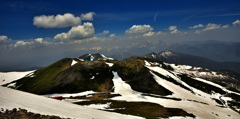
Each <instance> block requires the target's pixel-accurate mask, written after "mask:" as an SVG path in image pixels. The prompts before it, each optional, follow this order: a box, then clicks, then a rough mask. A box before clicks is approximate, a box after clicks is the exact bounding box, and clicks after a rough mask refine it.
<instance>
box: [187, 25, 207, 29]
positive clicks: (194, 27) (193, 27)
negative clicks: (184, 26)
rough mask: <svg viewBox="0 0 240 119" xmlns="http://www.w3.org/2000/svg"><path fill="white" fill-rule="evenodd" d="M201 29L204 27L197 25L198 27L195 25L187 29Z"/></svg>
mask: <svg viewBox="0 0 240 119" xmlns="http://www.w3.org/2000/svg"><path fill="white" fill-rule="evenodd" d="M201 27H204V25H202V24H198V25H195V26H190V27H189V28H190V29H196V28H201Z"/></svg>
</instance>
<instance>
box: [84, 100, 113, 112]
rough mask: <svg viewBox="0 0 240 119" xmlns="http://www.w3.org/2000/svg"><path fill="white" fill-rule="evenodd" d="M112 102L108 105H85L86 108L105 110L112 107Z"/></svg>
mask: <svg viewBox="0 0 240 119" xmlns="http://www.w3.org/2000/svg"><path fill="white" fill-rule="evenodd" d="M110 104H111V102H109V103H106V104H90V105H84V107H89V108H93V109H100V110H104V109H107V108H109V107H110Z"/></svg>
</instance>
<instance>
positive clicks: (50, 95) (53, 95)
mask: <svg viewBox="0 0 240 119" xmlns="http://www.w3.org/2000/svg"><path fill="white" fill-rule="evenodd" d="M93 93H96V92H94V91H92V90H90V91H84V92H81V93H72V94H69V93H62V94H58V93H56V94H47V95H43V96H45V97H57V96H62V97H71V96H72V97H76V96H84V95H89V94H93Z"/></svg>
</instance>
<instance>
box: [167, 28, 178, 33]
mask: <svg viewBox="0 0 240 119" xmlns="http://www.w3.org/2000/svg"><path fill="white" fill-rule="evenodd" d="M169 30H170V31H171V34H176V33H178V32H179V31H178V29H177V26H170V27H169Z"/></svg>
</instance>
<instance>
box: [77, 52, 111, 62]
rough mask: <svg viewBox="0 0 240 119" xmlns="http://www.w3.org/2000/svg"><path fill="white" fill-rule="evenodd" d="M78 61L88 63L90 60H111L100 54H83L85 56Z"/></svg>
mask: <svg viewBox="0 0 240 119" xmlns="http://www.w3.org/2000/svg"><path fill="white" fill-rule="evenodd" d="M78 59H80V60H88V61H91V60H113V58H110V57H106V56H105V55H103V54H100V53H96V54H85V55H82V56H80V57H78Z"/></svg>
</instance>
